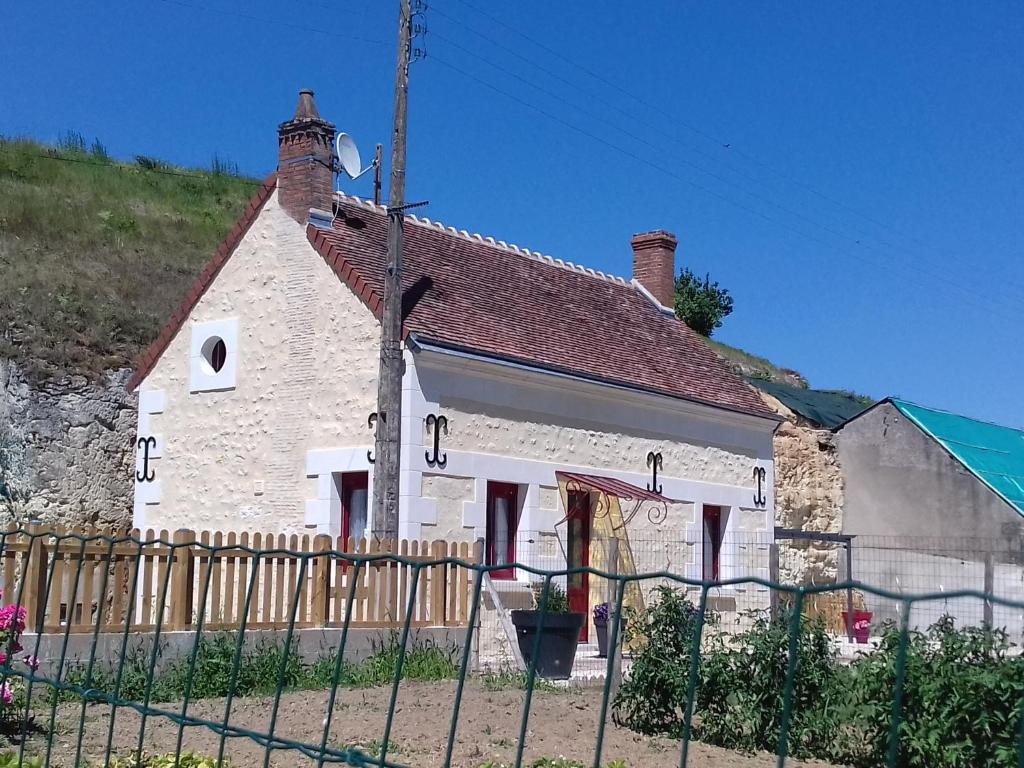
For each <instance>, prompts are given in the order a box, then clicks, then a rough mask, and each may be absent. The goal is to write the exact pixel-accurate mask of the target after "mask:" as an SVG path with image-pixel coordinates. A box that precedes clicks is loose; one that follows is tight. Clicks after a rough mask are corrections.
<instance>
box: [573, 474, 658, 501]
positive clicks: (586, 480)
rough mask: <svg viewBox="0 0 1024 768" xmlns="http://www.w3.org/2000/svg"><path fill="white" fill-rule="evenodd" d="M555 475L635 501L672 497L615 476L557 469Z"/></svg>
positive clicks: (582, 485) (610, 494)
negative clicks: (584, 473) (617, 478)
mask: <svg viewBox="0 0 1024 768" xmlns="http://www.w3.org/2000/svg"><path fill="white" fill-rule="evenodd" d="M555 477H556V478H558V480H559V481H565V482H566V483H576V484H578V485H580V486H581V487H584V488H591V489H593V490H595V491H600V492H601V493H607V494H608V495H609V496H617V497H618V498H620V499H633V500H635V501H658V502H662V503H666V502H670V501H672V500H671V499H668V498H666V497H665V496H662V495H661V494H660V493H654V492H653V491H648V490H646V489H644V488H639V487H637V486H635V485H633V484H632V483H627V482H625V481H623V480H616V479H615V478H614V477H601V476H600V475H583V474H580V473H578V472H562V471H556V472H555Z"/></svg>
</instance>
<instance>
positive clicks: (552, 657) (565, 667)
mask: <svg viewBox="0 0 1024 768" xmlns="http://www.w3.org/2000/svg"><path fill="white" fill-rule="evenodd" d="M540 617H541V612H540V611H512V623H513V624H514V625H515V627H516V638H517V639H518V640H519V650H520V651H521V652H522V654H523V659H524V660H525V661H526V663H527V664H530V662H531V661H535V663H536V668H537V674H538V675H540V676H541V677H546V678H548V679H550V680H568V679H569V676H570V675H572V664H573V661H575V659H576V646H577V645H579V641H580V630H581V629H583V624H584V622H586V620H587V614H585V613H549V614H546V615H545V616H544V626H543V628H541V630H540V632H541V634H540V647H539V648H538V649H537V658H536V660H534V659H533V648H534V645H535V644H536V641H537V630H538V628H539V624H540Z"/></svg>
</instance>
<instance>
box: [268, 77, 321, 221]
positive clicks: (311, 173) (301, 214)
mask: <svg viewBox="0 0 1024 768" xmlns="http://www.w3.org/2000/svg"><path fill="white" fill-rule="evenodd" d="M277 144H278V153H277V188H278V198H279V199H280V201H281V207H282V208H284V209H285V210H286V211H287V212H288V214H289V215H290V216H291V217H292V218H293V219H295V220H296V221H297V222H299V223H300V224H305V223H306V222H307V221H308V220H309V209H310V208H319V209H320V210H323V211H329V210H331V205H332V200H333V197H334V179H333V176H332V173H331V163H332V158H333V155H334V123H329V122H327V121H326V120H324V119H323V118H321V117H320V113H319V112H318V111H317V108H316V102H314V101H313V92H312V91H311V90H309V89H308V88H307V89H304V90H301V91H299V103H298V105H297V106H296V107H295V117H293V118H292V119H291V120H289V121H288V122H286V123H281V125H279V126H278V128H277Z"/></svg>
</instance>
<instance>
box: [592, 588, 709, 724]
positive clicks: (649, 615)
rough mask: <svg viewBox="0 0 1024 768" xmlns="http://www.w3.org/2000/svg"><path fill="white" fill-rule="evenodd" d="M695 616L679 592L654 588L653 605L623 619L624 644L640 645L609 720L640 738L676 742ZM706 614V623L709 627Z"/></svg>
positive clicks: (681, 713)
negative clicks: (664, 737) (666, 738)
mask: <svg viewBox="0 0 1024 768" xmlns="http://www.w3.org/2000/svg"><path fill="white" fill-rule="evenodd" d="M697 618H698V611H697V608H696V607H694V605H693V604H692V603H691V602H689V601H688V600H687V599H686V597H685V596H684V595H683V593H682V592H680V591H678V590H675V589H671V588H669V587H665V586H662V587H658V588H657V589H656V590H655V597H654V600H653V604H652V606H651V607H650V608H649V609H648V610H647V611H643V612H639V613H629V614H627V615H626V641H627V643H636V644H639V645H640V650H639V652H638V653H637V654H636V655H635V657H634V659H633V664H632V666H631V667H630V671H629V676H628V677H627V678H626V679H625V680H623V681H622V685H621V686H620V687H619V692H618V694H617V695H616V697H615V701H614V702H613V703H612V718H613V719H614V721H615V723H616V724H617V725H625V726H628V727H629V728H631V729H632V730H634V731H638V732H640V733H645V734H658V733H665V734H670V735H672V736H676V737H680V736H682V733H683V713H684V711H685V707H686V695H687V691H688V689H689V685H690V667H691V664H692V659H691V656H692V653H693V641H694V635H695V633H696V631H697ZM715 620H716V617H715V616H714V614H713V613H711V612H710V611H709V612H707V613H706V615H705V622H707V623H714V622H715Z"/></svg>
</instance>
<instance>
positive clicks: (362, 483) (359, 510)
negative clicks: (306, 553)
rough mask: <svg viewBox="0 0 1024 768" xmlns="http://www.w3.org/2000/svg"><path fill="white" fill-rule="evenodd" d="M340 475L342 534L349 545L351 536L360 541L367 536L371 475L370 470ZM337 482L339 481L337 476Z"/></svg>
mask: <svg viewBox="0 0 1024 768" xmlns="http://www.w3.org/2000/svg"><path fill="white" fill-rule="evenodd" d="M340 476H341V486H340V488H339V489H338V490H339V496H340V497H341V535H342V536H343V537H344V539H345V542H346V546H347V545H348V544H347V543H348V540H349V539H350V538H351V539H355V540H356V542H358V541H359V539H362V538H364V537H365V536H366V511H367V507H368V501H369V484H370V482H369V481H370V475H369V473H368V472H345V473H341V474H340ZM335 482H338V481H337V477H336V478H335Z"/></svg>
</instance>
